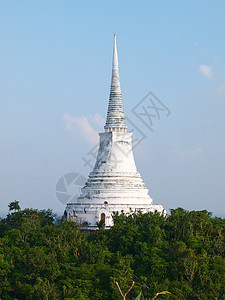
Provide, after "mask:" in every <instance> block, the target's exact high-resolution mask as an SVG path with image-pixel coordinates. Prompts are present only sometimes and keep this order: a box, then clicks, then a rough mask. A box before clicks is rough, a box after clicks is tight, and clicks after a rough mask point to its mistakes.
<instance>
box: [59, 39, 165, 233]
mask: <svg viewBox="0 0 225 300" xmlns="http://www.w3.org/2000/svg"><path fill="white" fill-rule="evenodd" d="M104 129H105V132H103V133H99V136H100V145H99V150H98V155H97V160H96V164H95V166H94V169H93V171H92V172H91V173H90V174H89V178H88V180H87V182H86V183H85V186H84V187H83V188H82V193H81V195H80V196H79V197H78V198H77V199H76V200H75V201H74V202H69V203H67V205H66V209H65V215H66V217H67V219H68V220H74V221H77V222H78V223H80V224H81V225H82V226H83V227H84V228H86V229H97V222H99V221H100V220H103V221H104V222H105V227H106V228H109V227H110V226H112V225H113V220H112V213H113V212H118V213H121V212H122V211H123V212H124V213H131V212H137V211H142V212H143V213H145V212H150V211H151V212H154V211H158V212H160V213H163V214H164V213H165V210H164V208H163V206H162V205H159V204H153V203H152V199H151V197H150V196H149V194H148V189H147V188H146V187H145V185H144V183H143V181H142V179H141V176H140V174H139V172H138V171H137V168H136V165H135V161H134V157H133V151H132V133H129V132H127V126H126V122H125V118H124V112H123V103H122V96H121V89H120V79H119V69H118V57H117V47H116V35H114V51H113V69H112V81H111V88H110V96H109V106H108V113H107V119H106V124H105V127H104Z"/></svg>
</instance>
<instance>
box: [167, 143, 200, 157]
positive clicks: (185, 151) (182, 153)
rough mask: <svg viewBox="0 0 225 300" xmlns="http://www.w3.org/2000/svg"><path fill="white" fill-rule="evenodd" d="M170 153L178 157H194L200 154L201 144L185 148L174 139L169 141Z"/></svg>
mask: <svg viewBox="0 0 225 300" xmlns="http://www.w3.org/2000/svg"><path fill="white" fill-rule="evenodd" d="M171 150H172V153H173V154H174V155H175V156H176V157H177V158H179V159H181V160H185V159H195V158H198V157H200V156H201V155H202V153H203V148H202V146H193V147H192V148H185V147H183V146H182V145H181V143H180V142H178V141H174V142H172V143H171Z"/></svg>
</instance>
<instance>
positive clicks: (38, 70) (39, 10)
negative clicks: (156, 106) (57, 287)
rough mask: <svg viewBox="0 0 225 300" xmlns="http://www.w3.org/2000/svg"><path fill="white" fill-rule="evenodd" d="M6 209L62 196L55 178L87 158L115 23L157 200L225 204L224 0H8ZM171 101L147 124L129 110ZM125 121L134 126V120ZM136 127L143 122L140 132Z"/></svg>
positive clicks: (2, 103) (3, 129)
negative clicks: (152, 100)
mask: <svg viewBox="0 0 225 300" xmlns="http://www.w3.org/2000/svg"><path fill="white" fill-rule="evenodd" d="M0 6H1V9H0V45H1V47H0V108H1V110H0V111H1V118H0V133H1V135H0V136H1V141H0V168H1V172H0V182H1V184H0V186H1V189H0V198H1V201H0V212H1V213H4V212H6V211H7V209H8V203H9V202H11V201H13V200H15V199H17V200H19V201H20V204H21V206H22V208H25V207H33V208H39V209H42V208H52V209H53V210H54V211H56V212H59V213H62V212H63V209H64V205H63V203H62V202H60V201H59V200H58V199H57V197H56V195H55V186H56V183H57V181H58V180H59V179H60V178H61V177H62V176H63V175H65V174H67V173H70V172H75V173H79V174H82V175H83V176H85V177H86V176H87V175H88V174H89V172H90V171H91V169H90V168H89V167H88V166H86V167H84V162H83V160H82V158H81V157H84V158H87V157H89V158H90V154H89V155H88V152H89V151H90V150H91V149H92V147H93V146H94V145H95V142H96V136H97V135H96V132H101V131H103V124H104V119H105V116H106V110H107V104H108V95H109V87H110V79H111V78H110V77H111V63H112V46H113V33H114V32H115V33H116V34H117V44H118V55H119V68H120V80H121V87H122V94H123V102H124V110H125V113H126V115H127V116H128V117H129V119H130V120H131V121H132V122H133V123H134V124H135V125H136V127H137V128H139V129H140V130H141V131H142V132H143V133H144V135H145V136H146V138H145V139H144V140H143V141H142V142H141V143H140V144H139V145H138V146H137V147H136V148H135V149H134V155H135V160H136V164H137V167H138V170H139V172H140V173H141V175H142V177H143V179H144V181H145V183H146V186H147V187H148V188H149V190H150V195H151V196H152V197H153V200H154V203H162V204H163V205H164V206H165V207H166V209H167V210H169V209H170V208H176V207H184V208H186V209H189V210H202V209H207V210H209V211H212V212H213V213H214V214H216V215H220V216H224V215H225V184H224V178H225V139H224V128H225V120H224V115H225V114H224V112H225V54H224V53H225V19H224V11H225V2H224V1H111V2H109V1H69V0H68V1H56V0H55V1H13V0H10V1H0ZM149 91H151V92H152V93H153V94H154V95H156V96H157V98H158V99H160V101H162V102H163V103H164V105H165V106H166V107H168V109H169V110H170V111H171V114H170V115H169V116H168V117H166V116H165V114H162V116H161V117H160V119H156V118H155V119H154V130H153V131H150V130H149V129H148V128H147V127H146V126H145V125H144V124H143V123H142V122H141V121H140V120H138V118H136V116H135V115H134V114H133V113H132V109H133V108H134V107H135V106H136V105H137V104H138V103H139V102H140V101H141V100H142V99H143V98H144V96H145V95H146V94H147V93H148V92H149ZM128 126H129V125H128ZM134 135H135V133H134Z"/></svg>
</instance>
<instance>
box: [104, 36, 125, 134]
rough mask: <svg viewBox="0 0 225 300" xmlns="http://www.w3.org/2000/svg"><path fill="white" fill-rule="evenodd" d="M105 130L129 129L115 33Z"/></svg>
mask: <svg viewBox="0 0 225 300" xmlns="http://www.w3.org/2000/svg"><path fill="white" fill-rule="evenodd" d="M104 128H105V131H118V132H124V131H126V129H127V126H126V123H125V118H124V112H123V102H122V95H121V88H120V77H119V68H118V56H117V48H116V35H115V34H114V49H113V66H112V80H111V87H110V95H109V106H108V113H107V119H106V123H105V127H104Z"/></svg>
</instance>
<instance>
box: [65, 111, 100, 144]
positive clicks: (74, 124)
mask: <svg viewBox="0 0 225 300" xmlns="http://www.w3.org/2000/svg"><path fill="white" fill-rule="evenodd" d="M62 118H63V124H64V128H65V130H67V131H69V132H71V133H72V134H73V133H76V132H79V133H80V134H81V136H82V137H83V138H84V139H85V140H86V141H87V142H88V143H90V144H92V145H95V144H97V143H98V139H99V136H98V133H97V131H96V130H95V129H94V128H93V127H92V126H91V124H90V123H89V121H88V119H87V118H86V117H84V116H82V117H72V116H71V115H70V114H69V113H65V114H63V117H62Z"/></svg>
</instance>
